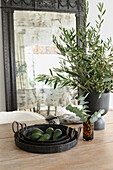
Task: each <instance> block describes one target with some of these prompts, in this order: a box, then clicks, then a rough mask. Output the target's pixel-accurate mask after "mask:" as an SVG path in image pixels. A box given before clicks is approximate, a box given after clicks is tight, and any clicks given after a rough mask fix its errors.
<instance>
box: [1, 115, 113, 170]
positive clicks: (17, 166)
mask: <svg viewBox="0 0 113 170" xmlns="http://www.w3.org/2000/svg"><path fill="white" fill-rule="evenodd" d="M104 118H105V120H106V128H105V130H102V131H95V137H94V140H92V141H88V142H87V141H83V139H82V133H81V135H80V138H79V141H78V144H77V146H76V147H74V148H72V149H71V150H68V151H66V152H61V153H56V154H33V153H28V152H25V151H22V150H20V149H19V148H17V147H16V146H15V143H14V138H13V132H12V129H11V124H3V125H0V170H35V169H38V170H76V169H77V170H78V169H80V170H81V169H83V170H93V169H94V170H98V169H102V170H103V169H110V170H113V112H109V113H108V114H107V115H105V116H104ZM35 123H38V122H36V121H33V122H29V123H27V124H29V125H30V124H35ZM42 123H43V122H42ZM72 127H77V125H73V126H72Z"/></svg>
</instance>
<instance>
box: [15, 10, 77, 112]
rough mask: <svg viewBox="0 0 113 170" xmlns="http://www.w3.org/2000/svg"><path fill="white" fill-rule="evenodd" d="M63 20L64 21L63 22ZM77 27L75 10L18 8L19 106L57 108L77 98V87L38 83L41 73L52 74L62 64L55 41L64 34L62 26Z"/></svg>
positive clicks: (17, 67) (16, 22) (16, 40)
mask: <svg viewBox="0 0 113 170" xmlns="http://www.w3.org/2000/svg"><path fill="white" fill-rule="evenodd" d="M59 21H61V24H60V22H59ZM61 25H62V26H63V27H65V28H67V29H70V28H72V27H74V28H75V29H76V18H75V14H71V13H58V12H39V11H14V37H15V60H16V61H15V62H16V87H17V106H18V109H19V110H23V109H25V110H29V109H32V108H33V109H34V111H38V112H43V110H44V111H45V110H47V111H49V110H50V111H56V109H57V107H64V106H66V105H67V104H69V103H70V102H71V103H73V104H75V103H74V102H75V101H74V91H72V90H71V89H69V88H68V87H65V88H63V89H60V88H57V89H55V90H54V89H53V88H52V87H51V86H47V85H44V83H42V82H41V83H37V82H36V81H35V78H36V76H37V75H38V74H50V73H49V69H50V68H53V67H59V61H60V55H58V54H57V52H58V50H57V48H56V46H55V45H54V43H53V41H52V39H53V38H52V37H53V35H57V37H58V36H59V34H60V31H59V26H61Z"/></svg>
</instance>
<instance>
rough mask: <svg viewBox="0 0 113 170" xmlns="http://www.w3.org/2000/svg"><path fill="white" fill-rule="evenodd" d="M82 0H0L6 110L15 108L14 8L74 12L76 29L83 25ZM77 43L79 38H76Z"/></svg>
mask: <svg viewBox="0 0 113 170" xmlns="http://www.w3.org/2000/svg"><path fill="white" fill-rule="evenodd" d="M83 1H84V0H1V7H0V8H1V12H2V31H3V58H4V72H5V94H6V110H7V111H13V110H17V91H16V69H15V68H16V63H15V47H14V18H13V13H14V11H15V10H29V11H30V10H31V11H46V12H47V11H50V12H63V13H66V12H67V13H75V16H76V31H77V29H78V27H79V26H80V25H83ZM77 41H78V43H80V42H79V40H78V39H77Z"/></svg>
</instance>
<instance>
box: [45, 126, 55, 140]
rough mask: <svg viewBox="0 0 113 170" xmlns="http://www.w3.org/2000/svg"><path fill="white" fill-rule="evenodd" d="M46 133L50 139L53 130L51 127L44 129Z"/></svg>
mask: <svg viewBox="0 0 113 170" xmlns="http://www.w3.org/2000/svg"><path fill="white" fill-rule="evenodd" d="M46 133H47V134H49V135H50V138H51V137H52V136H53V133H54V129H53V128H52V127H49V128H47V129H46Z"/></svg>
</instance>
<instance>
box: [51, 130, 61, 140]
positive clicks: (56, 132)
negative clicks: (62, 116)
mask: <svg viewBox="0 0 113 170" xmlns="http://www.w3.org/2000/svg"><path fill="white" fill-rule="evenodd" d="M61 135H62V131H61V130H60V129H56V130H55V131H54V134H53V140H55V139H58V138H59V137H60V136H61Z"/></svg>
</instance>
